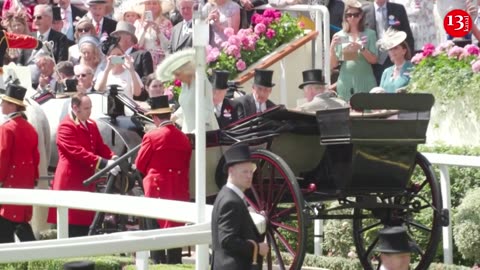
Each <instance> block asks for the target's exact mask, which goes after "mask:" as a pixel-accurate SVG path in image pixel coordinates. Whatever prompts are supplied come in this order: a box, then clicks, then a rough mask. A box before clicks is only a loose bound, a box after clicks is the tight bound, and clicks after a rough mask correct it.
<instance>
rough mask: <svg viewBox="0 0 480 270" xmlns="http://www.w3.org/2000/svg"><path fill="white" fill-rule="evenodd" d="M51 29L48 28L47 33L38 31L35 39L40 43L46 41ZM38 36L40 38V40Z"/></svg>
mask: <svg viewBox="0 0 480 270" xmlns="http://www.w3.org/2000/svg"><path fill="white" fill-rule="evenodd" d="M51 29H52V28H48V30H47V31H45V33H40V32H39V31H37V38H38V40H40V41H48V35H50V30H51ZM40 36H42V38H40Z"/></svg>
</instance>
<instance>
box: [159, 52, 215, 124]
mask: <svg viewBox="0 0 480 270" xmlns="http://www.w3.org/2000/svg"><path fill="white" fill-rule="evenodd" d="M156 75H157V78H158V79H159V80H160V81H162V82H166V81H169V80H173V79H176V80H179V81H181V82H182V92H181V93H180V96H179V97H178V103H179V104H180V108H179V109H178V110H177V111H175V113H174V114H173V115H172V120H173V121H177V120H180V121H181V125H182V131H183V132H184V133H193V132H194V131H195V91H196V89H195V50H194V49H186V50H182V51H178V52H176V53H173V54H170V55H169V56H168V57H167V58H165V60H164V61H163V62H162V63H161V64H160V65H159V66H158V67H157V70H156ZM204 82H205V93H206V95H205V97H204V98H205V99H204V104H205V123H206V130H215V129H218V123H217V119H216V117H215V113H214V112H213V93H212V85H211V84H210V82H209V81H208V80H205V81H204Z"/></svg>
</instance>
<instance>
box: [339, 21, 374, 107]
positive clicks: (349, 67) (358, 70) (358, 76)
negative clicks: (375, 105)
mask: <svg viewBox="0 0 480 270" xmlns="http://www.w3.org/2000/svg"><path fill="white" fill-rule="evenodd" d="M336 35H338V36H340V37H342V38H348V40H349V41H350V42H353V41H354V40H353V39H352V37H351V36H350V35H349V34H347V33H345V32H344V31H343V30H341V31H339V32H338V33H337V34H336ZM360 37H361V40H363V41H364V42H365V48H366V49H367V50H369V51H370V52H371V53H373V54H375V55H377V54H378V51H377V45H376V42H377V36H376V34H375V32H374V31H373V30H371V29H365V31H364V32H361V33H360ZM348 44H349V43H343V44H341V45H338V46H336V48H335V54H336V55H337V59H339V61H340V59H342V50H343V48H345V47H346V46H347V45H348ZM375 86H377V82H376V80H375V76H374V75H373V69H372V65H370V63H368V62H367V60H366V59H365V57H363V55H362V54H361V53H360V52H359V53H358V58H357V59H356V60H349V61H342V62H341V66H340V74H339V76H338V80H337V94H338V96H339V97H340V98H342V99H343V100H345V101H347V102H348V101H349V100H350V97H351V96H352V95H353V94H355V93H368V92H370V90H371V89H372V88H373V87H375Z"/></svg>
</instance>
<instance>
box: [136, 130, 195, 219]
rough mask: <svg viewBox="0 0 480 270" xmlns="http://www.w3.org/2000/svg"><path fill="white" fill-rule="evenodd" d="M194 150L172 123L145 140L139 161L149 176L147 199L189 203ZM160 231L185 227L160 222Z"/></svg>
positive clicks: (145, 184) (144, 138)
mask: <svg viewBox="0 0 480 270" xmlns="http://www.w3.org/2000/svg"><path fill="white" fill-rule="evenodd" d="M191 156H192V146H191V145H190V140H189V139H188V137H187V135H185V134H184V133H183V132H181V131H180V130H179V129H178V128H176V127H175V125H173V123H172V122H170V121H166V122H163V123H162V124H161V125H160V126H159V127H158V128H156V129H154V130H152V131H150V132H148V133H147V134H145V136H143V139H142V146H141V147H140V150H139V152H138V155H137V159H136V160H135V165H136V166H137V170H138V171H139V172H140V173H142V175H145V177H144V178H143V188H144V190H145V196H146V197H149V198H162V199H168V200H179V201H189V200H190V191H189V190H190V188H189V169H190V157H191ZM158 225H159V226H160V228H170V227H175V226H182V225H183V224H181V223H178V222H173V221H169V220H158Z"/></svg>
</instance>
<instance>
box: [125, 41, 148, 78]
mask: <svg viewBox="0 0 480 270" xmlns="http://www.w3.org/2000/svg"><path fill="white" fill-rule="evenodd" d="M130 56H132V58H133V66H134V67H135V71H136V72H137V74H138V76H140V78H142V79H143V78H144V77H146V76H148V75H150V74H151V73H153V60H152V54H151V53H150V52H149V51H144V50H137V49H135V48H134V49H132V52H131V53H130Z"/></svg>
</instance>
